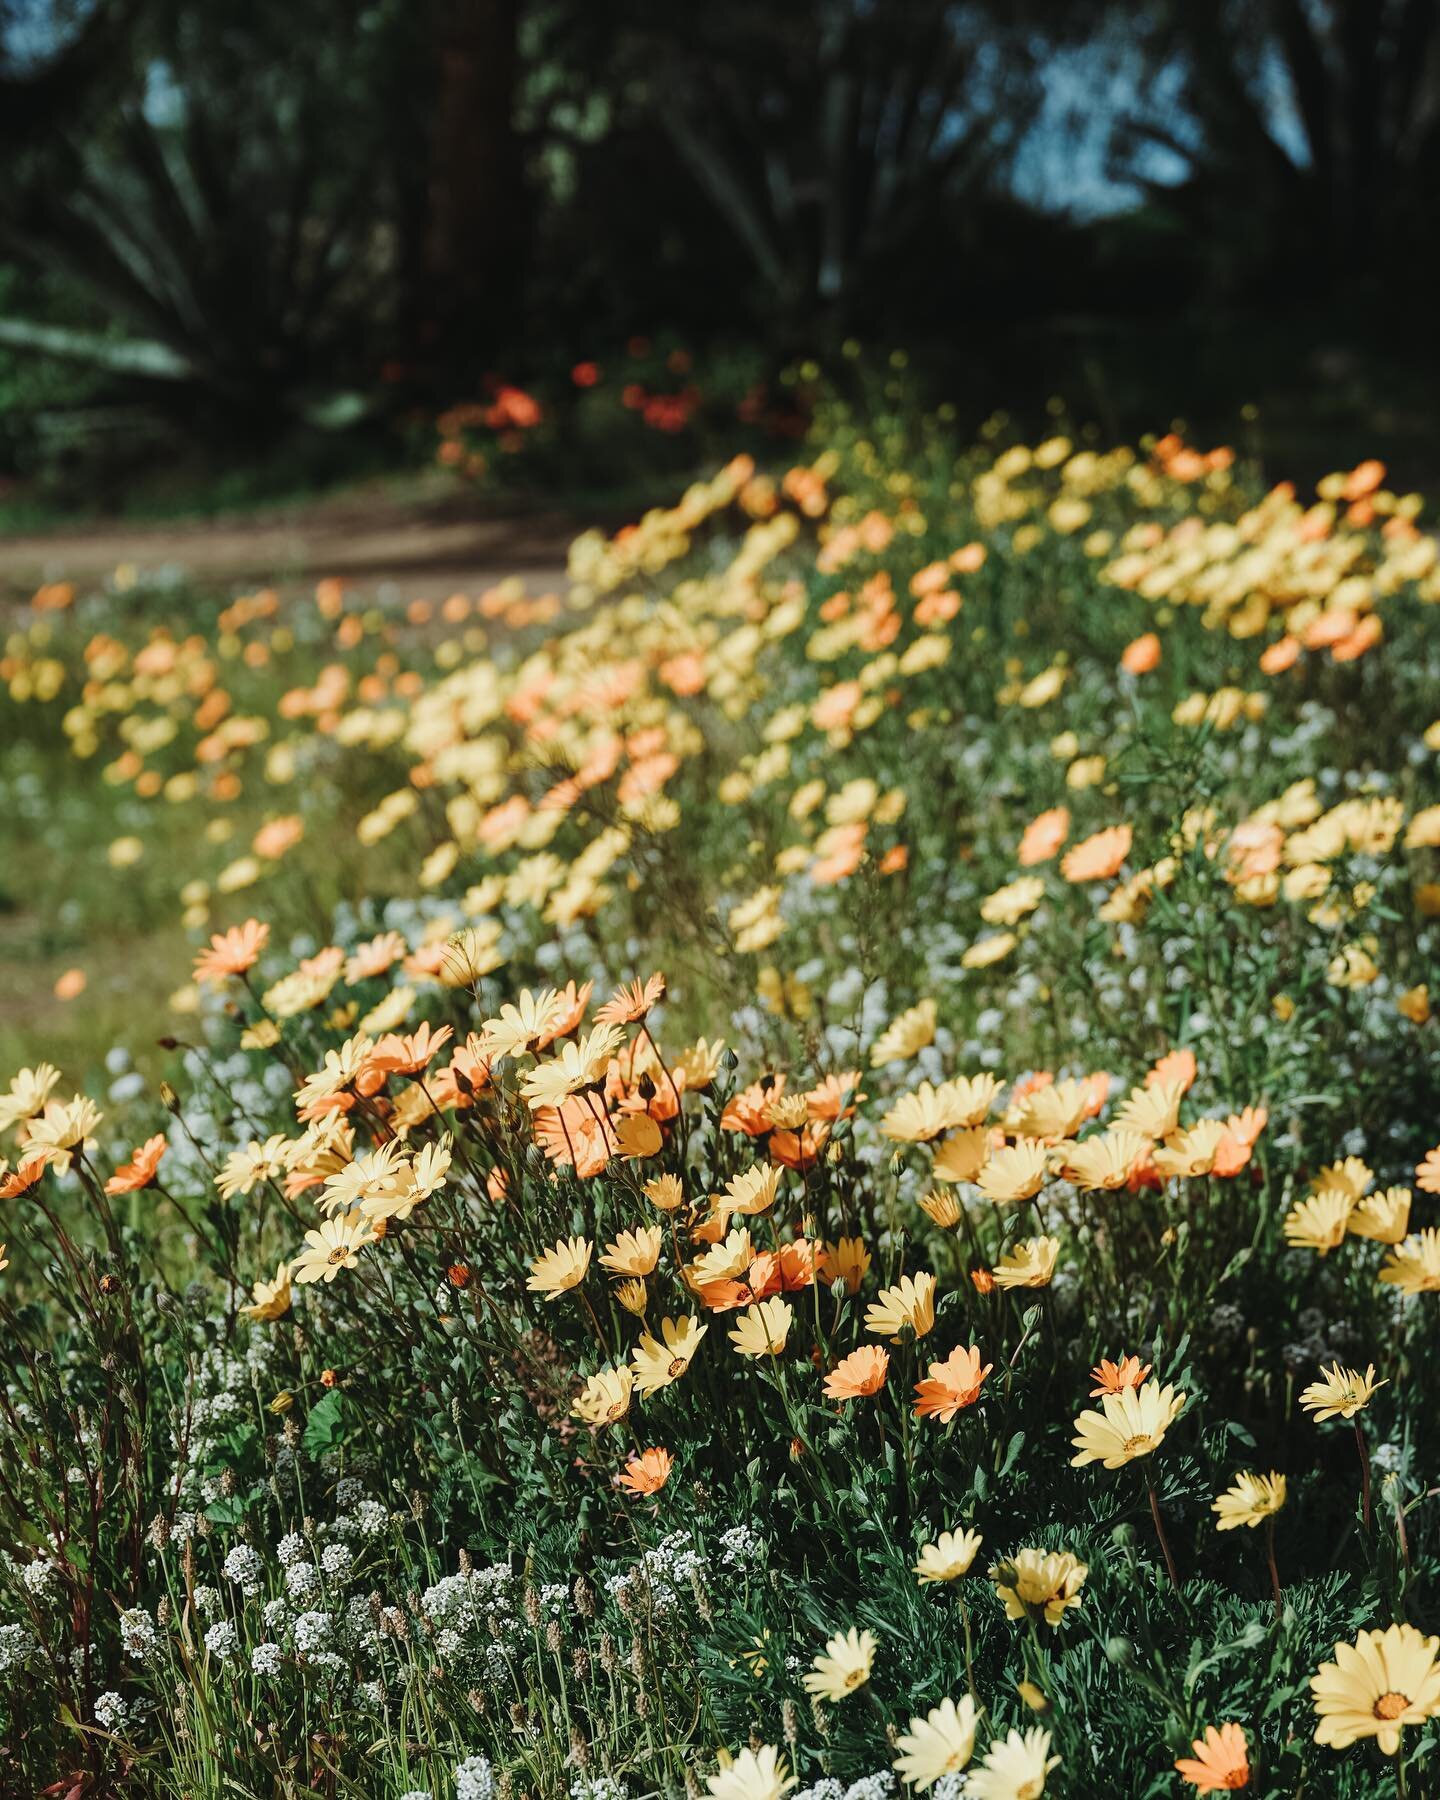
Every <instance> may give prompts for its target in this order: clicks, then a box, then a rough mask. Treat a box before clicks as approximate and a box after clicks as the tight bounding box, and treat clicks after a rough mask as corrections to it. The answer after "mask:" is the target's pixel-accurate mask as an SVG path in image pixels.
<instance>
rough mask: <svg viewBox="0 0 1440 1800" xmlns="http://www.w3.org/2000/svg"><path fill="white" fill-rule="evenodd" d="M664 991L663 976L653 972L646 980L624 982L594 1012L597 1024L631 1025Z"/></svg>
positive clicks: (646, 1011) (647, 1010) (643, 1014)
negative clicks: (627, 983)
mask: <svg viewBox="0 0 1440 1800" xmlns="http://www.w3.org/2000/svg"><path fill="white" fill-rule="evenodd" d="M664 993H665V977H664V976H663V975H661V974H658V973H657V974H654V975H652V976H651V977H650V979H649V980H648V981H644V982H642V981H640V980H638V979H637V980H635V981H632V982H631V983H630V984H629V985H628V987H627V986H626V984H625V983H624V982H621V984H620V986H619V987H618V988H616V990H615V992H614V993H613V994H612V995H611V996H610V998H609V999H608V1000H607V1001H606V1002H605V1004H604V1005H603V1006H602V1007H600V1009H599V1010H598V1011H597V1012H596V1014H595V1023H596V1024H597V1025H633V1024H635V1023H636V1022H637V1021H638V1020H640V1019H643V1018H644V1017H645V1015H646V1013H648V1012H649V1010H650V1008H651V1007H652V1006H654V1005H655V1003H656V1001H658V1000H660V999H661V998H662V997H663V996H664Z"/></svg>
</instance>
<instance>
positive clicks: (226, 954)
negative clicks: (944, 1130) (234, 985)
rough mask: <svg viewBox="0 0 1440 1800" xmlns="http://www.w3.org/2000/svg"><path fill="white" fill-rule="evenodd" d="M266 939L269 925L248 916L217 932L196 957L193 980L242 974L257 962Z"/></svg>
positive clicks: (213, 979)
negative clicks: (207, 947)
mask: <svg viewBox="0 0 1440 1800" xmlns="http://www.w3.org/2000/svg"><path fill="white" fill-rule="evenodd" d="M269 941H270V927H269V926H268V925H264V924H262V923H261V922H260V920H258V919H247V920H246V921H245V923H244V924H243V925H232V926H231V927H230V929H229V930H228V931H222V932H217V933H216V934H215V936H214V937H212V938H211V940H210V948H209V949H208V950H202V951H201V953H200V955H199V956H197V957H196V958H195V970H194V974H195V979H196V981H200V982H206V981H211V982H218V981H224V980H225V979H226V977H227V976H230V975H244V974H245V973H246V972H247V970H250V969H253V968H254V967H255V964H256V963H257V962H259V960H260V953H261V951H262V950H264V948H265V946H266V944H268V943H269Z"/></svg>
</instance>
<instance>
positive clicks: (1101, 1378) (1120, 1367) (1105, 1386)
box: [1090, 1356, 1150, 1400]
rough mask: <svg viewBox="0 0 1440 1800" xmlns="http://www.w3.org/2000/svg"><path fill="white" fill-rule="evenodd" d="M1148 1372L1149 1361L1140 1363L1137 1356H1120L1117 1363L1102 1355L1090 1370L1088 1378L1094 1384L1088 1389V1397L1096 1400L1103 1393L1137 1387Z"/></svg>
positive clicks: (1118, 1392)
mask: <svg viewBox="0 0 1440 1800" xmlns="http://www.w3.org/2000/svg"><path fill="white" fill-rule="evenodd" d="M1149 1373H1150V1365H1149V1363H1142V1362H1141V1361H1140V1358H1139V1357H1138V1356H1122V1357H1121V1358H1120V1360H1119V1362H1118V1363H1114V1362H1111V1361H1110V1359H1109V1357H1108V1356H1107V1357H1104V1358H1103V1359H1102V1360H1101V1361H1100V1362H1098V1363H1096V1365H1095V1367H1094V1368H1093V1369H1092V1370H1091V1371H1090V1379H1091V1380H1092V1381H1093V1382H1094V1383H1095V1384H1096V1385H1095V1386H1094V1387H1093V1388H1091V1390H1090V1398H1091V1399H1092V1400H1098V1399H1099V1398H1100V1397H1101V1395H1103V1394H1121V1393H1124V1391H1125V1389H1126V1388H1138V1387H1139V1385H1140V1383H1141V1382H1142V1381H1144V1379H1145V1377H1146V1376H1147V1375H1148V1374H1149Z"/></svg>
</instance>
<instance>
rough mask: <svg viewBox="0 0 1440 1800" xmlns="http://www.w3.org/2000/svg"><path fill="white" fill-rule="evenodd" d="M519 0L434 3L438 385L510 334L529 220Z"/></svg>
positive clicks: (428, 311) (429, 304) (427, 272)
mask: <svg viewBox="0 0 1440 1800" xmlns="http://www.w3.org/2000/svg"><path fill="white" fill-rule="evenodd" d="M520 4H521V0H439V20H438V29H437V33H436V66H435V113H434V120H433V127H432V132H431V158H430V187H429V205H428V220H427V230H426V233H425V267H424V276H425V287H426V293H425V308H424V312H425V317H426V319H427V321H428V324H429V328H430V335H431V336H432V338H433V345H434V350H435V353H436V356H435V360H436V362H437V364H438V365H439V367H438V368H437V374H438V375H440V376H441V378H442V379H445V378H449V379H451V380H462V379H464V378H465V377H466V376H471V377H472V378H473V374H474V372H475V371H476V370H477V369H479V368H482V367H483V366H484V365H485V363H486V362H487V360H488V359H489V358H490V357H491V356H492V355H493V354H494V350H495V346H496V345H497V344H498V343H500V342H501V341H502V340H503V339H504V338H505V337H506V336H507V335H508V334H509V333H510V332H511V331H513V329H514V327H515V324H516V319H517V315H518V303H519V295H520V279H521V275H522V273H523V265H524V259H525V252H526V248H527V244H526V240H527V236H528V232H527V219H526V208H525V191H524V167H523V160H522V155H521V146H520V139H519V135H518V133H517V131H516V127H515V116H514V115H515V87H516V80H517V72H518V56H519V46H518V27H519V20H520Z"/></svg>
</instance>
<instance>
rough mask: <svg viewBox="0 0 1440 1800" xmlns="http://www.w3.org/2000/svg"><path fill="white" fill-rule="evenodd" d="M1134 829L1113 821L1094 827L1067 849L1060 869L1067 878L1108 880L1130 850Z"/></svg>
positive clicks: (1075, 880)
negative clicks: (1103, 828) (1106, 826)
mask: <svg viewBox="0 0 1440 1800" xmlns="http://www.w3.org/2000/svg"><path fill="white" fill-rule="evenodd" d="M1132 837H1133V833H1132V832H1131V829H1130V827H1129V826H1128V825H1112V826H1110V828H1109V829H1108V830H1106V831H1097V832H1096V833H1095V835H1094V836H1093V837H1088V838H1086V839H1085V840H1084V841H1083V842H1082V843H1079V844H1076V845H1075V846H1074V848H1073V849H1071V850H1067V851H1066V852H1065V855H1064V856H1063V857H1062V858H1061V859H1060V873H1061V874H1062V875H1063V876H1064V877H1065V879H1066V880H1067V881H1072V882H1081V881H1107V880H1108V879H1109V878H1110V877H1111V876H1112V875H1114V874H1117V873H1118V872H1119V869H1120V865H1121V864H1122V863H1123V862H1124V860H1125V858H1126V857H1127V856H1128V855H1129V854H1130V844H1131V840H1132Z"/></svg>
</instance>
